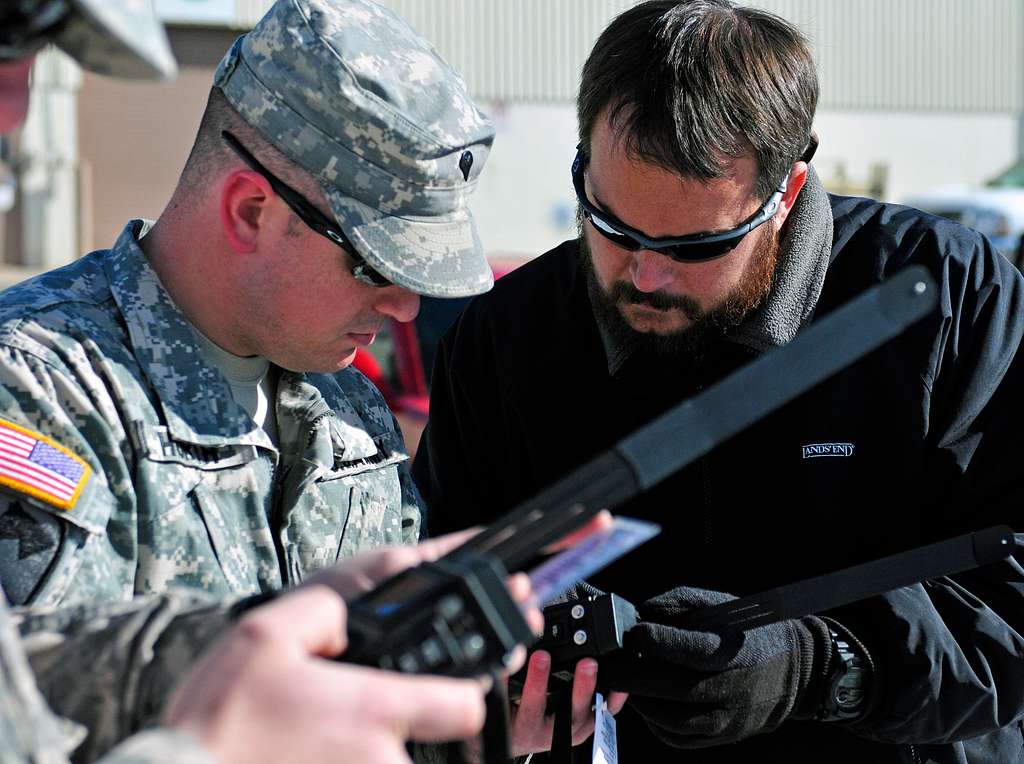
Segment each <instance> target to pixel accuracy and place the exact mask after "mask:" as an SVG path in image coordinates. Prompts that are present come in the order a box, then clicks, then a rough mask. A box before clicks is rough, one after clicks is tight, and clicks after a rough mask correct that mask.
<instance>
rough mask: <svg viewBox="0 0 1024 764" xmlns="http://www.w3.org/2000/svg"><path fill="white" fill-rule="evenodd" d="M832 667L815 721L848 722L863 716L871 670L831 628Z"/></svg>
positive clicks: (858, 654) (853, 649)
mask: <svg viewBox="0 0 1024 764" xmlns="http://www.w3.org/2000/svg"><path fill="white" fill-rule="evenodd" d="M828 631H829V634H830V635H831V636H832V663H831V666H830V667H829V673H828V678H827V679H826V681H825V694H824V696H823V697H822V700H821V705H820V706H819V708H818V720H819V721H823V722H837V721H848V720H850V719H856V718H857V717H858V716H860V715H861V714H862V713H863V712H864V708H865V706H866V705H867V698H868V693H867V690H868V683H869V681H870V679H871V667H870V665H869V664H868V663H867V661H866V660H865V659H864V657H863V656H862V655H860V653H859V652H858V651H857V650H856V649H855V648H854V647H853V646H851V645H850V644H849V643H848V642H847V641H846V640H845V639H843V638H842V637H840V636H839V635H838V634H837V633H836V632H835V631H833V630H832V629H831V628H830V629H829V630H828Z"/></svg>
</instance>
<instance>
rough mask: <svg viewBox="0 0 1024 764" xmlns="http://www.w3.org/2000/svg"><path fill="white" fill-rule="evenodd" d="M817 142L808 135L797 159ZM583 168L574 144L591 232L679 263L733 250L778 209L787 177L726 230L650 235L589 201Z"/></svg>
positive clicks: (576, 183)
mask: <svg viewBox="0 0 1024 764" xmlns="http://www.w3.org/2000/svg"><path fill="white" fill-rule="evenodd" d="M817 145H818V142H817V136H812V138H811V143H810V144H809V145H808V148H807V150H806V151H805V152H804V155H803V156H802V157H801V159H802V160H804V161H810V157H811V156H813V154H814V149H816V148H817ZM585 168H586V156H585V155H584V153H583V149H582V145H578V146H577V147H576V158H575V159H574V160H573V162H572V184H573V187H574V188H575V189H576V199H577V200H578V201H579V203H580V207H581V208H582V209H583V215H584V217H586V218H587V219H588V220H589V221H590V224H591V225H592V226H594V230H595V231H597V232H598V233H599V234H601V235H602V236H604V237H605V238H606V239H608V240H609V241H611V242H612V243H613V244H615V245H616V246H618V247H621V248H622V249H626V250H629V251H631V252H636V251H638V250H641V249H649V250H651V251H652V252H658V253H660V254H663V255H666V256H668V257H671V258H672V259H673V260H677V261H679V262H683V263H699V262H703V261H705V260H714V259H715V258H718V257H722V256H723V255H726V254H728V253H729V252H731V251H732V250H734V249H735V248H736V246H737V245H738V244H739V243H740V242H741V241H742V240H743V237H744V236H746V235H747V234H748V233H750V232H751V231H753V230H754V229H755V228H757V227H758V226H759V225H761V224H763V223H765V222H767V221H768V220H771V218H772V217H773V216H774V215H775V213H776V212H778V209H779V204H780V203H781V201H782V197H783V195H784V194H785V193H786V184H787V182H788V180H789V177H788V176H787V177H785V178H783V179H782V182H781V183H780V184H779V185H778V188H776V189H775V191H774V192H773V193H772V195H771V196H769V197H768V199H767V201H765V203H764V204H763V205H761V209H759V210H758V211H757V212H755V213H754V214H753V216H751V217H750V218H748V219H747V220H745V221H743V222H742V223H741V224H740V225H738V226H737V227H736V228H733V229H732V230H730V231H721V232H718V233H695V234H689V235H687V236H662V237H652V236H648V235H646V234H645V233H643V232H642V231H638V230H637V229H636V228H633V227H632V226H629V225H626V224H625V223H623V222H622V221H621V220H619V219H618V218H616V217H615V216H614V215H612V214H611V213H609V212H607V211H605V210H602V209H600V208H599V207H596V206H595V205H594V204H592V203H591V201H590V199H588V198H587V191H586V187H585V185H584V182H583V171H584V169H585Z"/></svg>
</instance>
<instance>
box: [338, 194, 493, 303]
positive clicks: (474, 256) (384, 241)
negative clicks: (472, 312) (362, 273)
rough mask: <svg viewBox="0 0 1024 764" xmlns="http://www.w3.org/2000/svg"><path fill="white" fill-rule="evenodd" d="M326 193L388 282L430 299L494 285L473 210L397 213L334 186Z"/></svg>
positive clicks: (347, 230) (344, 225)
mask: <svg viewBox="0 0 1024 764" xmlns="http://www.w3.org/2000/svg"><path fill="white" fill-rule="evenodd" d="M324 191H325V193H326V194H327V199H328V202H329V203H330V205H331V210H332V211H333V212H334V216H335V217H336V218H337V219H338V223H339V224H340V225H341V227H342V229H343V230H344V231H345V235H346V236H348V238H349V239H350V240H351V241H352V244H353V245H355V247H356V249H357V250H359V254H360V255H362V256H363V257H364V258H365V259H366V262H367V263H369V264H370V265H371V266H373V268H374V269H375V270H377V271H379V272H380V273H381V275H383V276H385V277H387V279H388V280H389V281H391V282H393V283H395V284H398V286H401V287H404V288H406V289H408V290H409V291H410V292H415V293H416V294H421V295H427V296H430V297H470V296H472V295H476V294H482V293H484V292H486V291H488V290H489V289H490V288H491V287H492V286H494V274H493V273H492V272H491V267H490V265H488V264H487V258H486V257H485V256H484V248H483V245H482V244H481V243H480V235H479V234H478V233H477V230H476V223H475V222H474V221H473V216H472V215H471V214H470V213H469V210H467V209H461V210H459V211H457V212H454V213H451V214H449V215H445V216H443V217H430V218H423V217H417V218H410V217H397V216H394V215H385V214H384V213H382V212H380V210H377V209H374V208H372V207H369V206H367V205H365V204H363V203H362V202H360V201H358V200H356V199H353V198H352V197H350V196H345V195H344V194H342V193H341V192H340V191H337V190H336V189H332V188H325V189H324Z"/></svg>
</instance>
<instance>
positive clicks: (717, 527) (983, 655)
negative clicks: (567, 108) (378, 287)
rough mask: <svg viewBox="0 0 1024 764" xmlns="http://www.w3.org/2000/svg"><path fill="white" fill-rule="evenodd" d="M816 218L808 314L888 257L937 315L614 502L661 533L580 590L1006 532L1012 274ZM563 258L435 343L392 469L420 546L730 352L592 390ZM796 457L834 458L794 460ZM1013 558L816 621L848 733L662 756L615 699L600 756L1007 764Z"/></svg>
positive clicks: (815, 570)
mask: <svg viewBox="0 0 1024 764" xmlns="http://www.w3.org/2000/svg"><path fill="white" fill-rule="evenodd" d="M830 202H831V207H832V216H833V221H834V229H833V237H832V254H831V261H830V262H829V263H828V265H827V273H826V275H825V281H824V286H823V288H822V290H821V294H820V297H819V298H818V301H817V305H816V306H815V310H814V315H815V316H819V317H820V316H823V315H826V314H827V313H829V312H830V311H831V310H833V309H835V308H836V307H838V306H840V305H842V304H843V303H845V302H847V301H848V300H849V299H851V298H852V297H854V296H855V295H857V294H858V293H860V292H861V291H863V290H864V289H867V288H868V287H870V286H872V285H874V284H877V283H879V282H880V281H882V280H883V279H884V278H886V276H888V275H889V274H892V273H894V272H896V271H897V270H899V269H901V268H903V267H904V266H906V265H907V264H910V263H920V264H923V265H925V266H926V267H927V268H928V269H929V270H930V271H931V272H932V274H933V275H934V277H935V279H936V281H937V283H938V284H939V286H940V308H939V310H938V312H936V313H935V314H934V315H932V316H930V317H929V318H927V319H925V320H923V321H922V322H920V323H919V324H917V325H915V326H914V327H912V328H911V329H910V330H908V331H907V332H905V333H904V334H903V335H901V336H900V337H898V338H897V339H895V340H893V341H892V342H890V343H888V344H886V345H885V346H883V347H882V348H880V349H879V350H877V351H875V352H873V353H872V354H870V355H869V356H867V357H865V358H864V359H863V360H861V361H860V362H858V363H857V364H855V365H854V366H853V367H851V368H849V369H847V370H846V371H844V372H841V373H840V374H838V375H837V376H835V377H833V378H832V379H830V380H828V381H826V382H825V383H823V384H821V385H819V386H818V387H817V388H815V389H813V390H812V391H811V392H809V393H808V394H806V395H804V396H803V397H801V398H799V399H797V400H796V401H794V402H792V403H791V404H789V405H787V406H785V407H784V408H782V409H780V410H779V411H777V412H775V413H773V414H771V415H769V416H768V417H767V418H766V419H764V420H763V421H762V422H760V423H759V424H757V425H755V426H754V427H752V428H750V429H749V430H747V431H745V432H743V433H741V434H740V435H738V436H736V437H734V438H733V439H731V440H730V441H728V442H726V443H725V444H723V445H722V446H720V447H719V448H717V449H715V450H714V451H713V452H711V453H710V454H709V455H708V456H706V457H705V458H703V459H702V460H700V461H699V462H698V463H696V464H693V465H691V466H690V467H688V468H686V469H684V470H682V471H681V472H680V473H678V474H676V475H674V476H672V477H671V478H669V479H668V480H666V481H665V482H663V483H662V484H661V485H660V486H658V487H656V488H655V489H654V490H652V491H650V492H648V493H647V494H645V495H643V496H641V497H638V498H637V499H635V500H633V501H632V502H630V503H629V504H628V505H626V506H623V507H621V508H619V510H618V511H620V512H621V513H622V514H626V515H631V516H636V517H644V518H653V519H655V520H656V521H657V522H658V523H660V524H661V525H662V526H663V529H664V530H663V532H662V534H661V535H660V536H659V537H658V538H657V539H655V540H654V541H652V542H650V543H649V544H647V545H646V546H644V547H643V548H642V549H641V550H639V551H638V552H636V553H634V554H632V555H630V556H627V557H626V558H624V559H623V560H621V561H620V562H618V563H616V564H615V565H613V566H612V567H611V568H609V569H608V570H606V571H604V572H603V573H601V574H600V575H599V576H597V577H596V578H595V579H594V580H593V581H592V583H593V584H594V585H596V586H598V587H599V588H601V589H604V590H608V591H614V592H617V593H619V594H621V595H622V596H624V597H626V598H627V599H629V600H632V601H633V602H637V603H639V602H642V601H644V600H645V599H647V598H649V597H652V596H654V595H657V594H659V593H661V592H664V591H667V590H669V589H671V588H673V587H675V586H678V585H683V584H685V585H691V586H700V587H705V588H710V589H717V590H721V591H727V592H731V593H733V594H736V595H742V594H745V593H750V592H754V591H760V590H762V589H765V588H769V587H772V586H776V585H779V584H782V583H787V582H790V581H795V580H798V579H801V578H806V577H808V576H812V575H817V574H820V573H824V572H828V571H831V570H835V569H838V568H842V567H846V566H849V565H853V564H856V563H859V562H864V561H867V560H871V559H875V558H877V557H881V556H883V555H886V554H890V553H893V552H896V551H899V550H902V549H907V548H910V547H913V546H918V545H921V544H925V543H928V542H931V541H935V540H939V539H943V538H948V537H951V536H954V535H957V534H960V533H965V532H968V531H970V530H976V529H979V528H982V527H985V526H988V525H995V524H1001V523H1005V524H1008V525H1011V526H1013V527H1014V528H1015V530H1017V531H1018V532H1020V531H1022V530H1024V510H1022V506H1024V466H1022V463H1024V402H1022V395H1024V384H1022V383H1024V358H1022V357H1021V356H1019V355H1018V354H1017V353H1016V351H1017V348H1018V345H1019V344H1020V341H1021V337H1022V335H1024V279H1022V277H1021V275H1020V274H1019V273H1018V272H1017V271H1016V270H1015V269H1014V268H1013V267H1012V266H1011V265H1010V264H1009V263H1008V262H1007V261H1006V260H1005V259H1004V258H1002V257H1001V256H1000V255H999V254H998V253H996V252H995V250H994V249H993V248H992V246H991V245H990V244H989V243H988V242H987V241H986V240H985V239H984V238H983V237H982V236H980V235H978V234H976V233H974V232H972V231H970V230H967V229H965V228H963V227H960V226H958V225H956V224H953V223H950V222H947V221H944V220H940V219H937V218H934V217H931V216H928V215H925V214H924V213H921V212H919V211H917V210H912V209H908V208H906V207H899V206H894V205H886V204H881V203H879V202H875V201H871V200H867V199H855V198H844V197H830ZM578 257H579V255H578V250H577V246H576V243H575V242H566V243H565V244H562V245H561V246H560V247H558V248H556V249H554V250H552V251H550V252H548V253H547V254H545V255H543V256H541V257H539V258H537V259H536V260H534V261H533V262H531V263H529V264H528V265H526V266H524V267H522V268H521V269H519V270H518V271H515V272H513V273H511V274H509V275H508V276H506V277H504V278H503V279H501V280H500V281H499V282H498V283H497V285H496V286H495V288H494V290H493V291H492V292H491V293H489V294H487V295H484V296H482V297H480V298H477V299H476V300H475V301H474V302H473V303H472V304H471V305H470V306H469V308H468V309H467V310H466V312H465V313H464V314H463V316H462V317H461V319H460V320H459V321H458V323H457V324H456V325H455V326H453V327H452V329H451V331H450V332H449V333H448V334H447V335H446V336H445V338H444V339H443V341H442V343H441V347H440V350H439V353H438V358H437V363H436V366H435V372H434V377H433V393H432V397H431V408H430V423H429V425H428V428H427V431H426V433H425V436H424V439H423V441H422V444H421V446H420V451H419V454H418V456H417V460H416V464H415V468H414V476H415V478H416V480H417V483H418V485H419V487H420V490H421V491H422V493H423V495H424V498H425V499H426V504H427V507H428V528H429V531H430V533H431V534H432V535H435V534H438V533H442V532H445V531H449V530H453V529H456V528H463V527H466V526H468V525H472V524H475V523H481V522H486V521H488V520H491V519H493V518H495V517H496V516H498V515H499V514H501V513H502V512H504V511H506V510H508V509H510V508H512V507H513V506H515V505H516V504H517V503H518V502H520V501H522V500H524V499H527V498H528V497H530V496H531V495H533V494H534V493H536V492H538V491H539V490H540V489H542V488H544V487H545V486H547V485H548V484H549V483H551V482H553V481H554V480H555V479H556V478H558V477H560V476H561V475H563V474H564V473H566V472H567V471H568V470H570V469H571V468H573V467H575V466H578V465H579V464H581V463H583V462H584V461H586V460H587V459H589V458H590V457H592V456H594V455H595V454H596V453H598V452H600V451H601V450H604V449H606V448H607V447H609V446H610V445H612V444H613V443H614V442H615V441H616V440H618V439H620V438H621V437H623V436H624V435H626V434H628V433H629V432H631V431H633V430H634V429H636V428H637V427H639V426H640V425H642V424H644V423H645V422H647V421H649V420H650V419H651V418H652V417H654V416H656V415H658V414H659V413H661V412H662V411H664V410H665V409H666V408H667V407H668V406H670V405H672V404H674V403H677V402H678V401H680V400H682V399H684V398H686V397H688V396H691V395H693V394H694V393H696V392H698V391H699V390H701V389H702V388H704V387H707V386H708V385H711V384H713V383H714V382H715V381H716V380H718V379H720V378H721V377H722V376H723V375H725V374H726V373H728V372H729V371H731V370H733V369H735V368H736V367H738V366H739V365H741V364H743V363H745V362H747V361H748V360H749V359H750V358H751V357H752V354H753V352H754V351H752V350H750V349H748V348H747V347H744V346H742V345H740V344H738V343H733V342H728V341H724V340H723V341H721V342H719V343H717V344H716V345H714V346H713V347H712V348H711V349H710V350H709V351H708V352H707V353H706V355H705V356H704V357H703V358H702V359H701V360H700V362H699V363H697V362H694V361H693V360H692V359H691V360H690V361H683V362H679V363H676V364H666V363H665V362H664V361H661V360H652V359H645V358H642V357H639V356H635V357H632V358H630V359H629V360H628V361H627V363H626V364H625V366H624V367H623V368H622V369H621V370H619V371H618V372H617V373H616V375H614V376H612V375H611V374H610V373H609V370H608V364H607V359H606V354H605V350H604V346H603V344H602V341H601V338H600V335H599V333H598V330H597V328H596V325H595V322H594V319H593V315H592V312H591V309H590V304H589V298H588V296H587V289H586V282H585V278H584V276H583V273H582V272H581V270H580V268H579V265H578ZM856 329H857V327H851V331H856ZM679 437H680V438H685V437H686V433H679ZM815 444H849V446H850V448H846V447H843V448H836V449H831V450H832V451H834V452H836V454H837V455H832V456H815V457H813V458H809V456H808V455H809V454H810V453H813V452H814V450H813V449H812V451H810V452H808V451H805V446H813V445H815ZM1020 562H1021V561H1020V560H1019V559H1018V560H1014V561H1011V562H1008V563H1005V564H1000V565H997V566H991V567H989V568H987V569H981V570H976V571H973V572H970V573H966V574H963V575H958V576H956V577H953V578H948V579H940V580H933V581H928V582H926V583H924V584H922V585H918V586H911V587H906V588H903V589H899V590H896V591H893V592H891V593H889V594H887V595H885V596H881V597H876V598H873V599H870V600H867V601H863V602H861V603H857V604H854V605H851V606H848V607H845V608H842V609H839V610H837V611H835V612H832V613H829V615H830V616H832V617H834V618H835V619H836V620H838V621H840V622H841V623H842V624H844V625H845V626H846V627H847V628H849V629H850V631H851V632H852V633H854V634H855V635H856V636H857V637H858V638H859V639H860V640H861V641H862V642H863V643H864V644H865V646H866V647H867V648H868V650H869V652H870V653H871V655H872V657H873V659H874V661H875V662H876V663H877V665H878V672H879V677H880V679H881V682H880V693H879V695H878V697H877V703H876V705H875V706H874V708H873V710H872V712H871V713H870V714H869V715H868V716H867V717H866V718H865V719H863V720H862V721H860V722H859V723H857V724H854V725H847V724H842V723H828V724H825V723H819V722H788V723H786V724H784V725H783V726H782V727H781V728H780V729H778V730H776V731H775V732H773V733H771V734H768V735H763V736H759V737H754V738H751V739H748V740H746V741H743V742H741V743H739V744H736V745H730V746H727V747H724V748H718V749H715V748H713V749H708V750H703V751H699V752H693V751H691V752H686V751H678V750H673V749H671V748H665V747H664V746H662V744H660V743H659V742H658V741H657V740H656V739H655V738H654V737H653V736H652V735H651V734H650V733H649V732H648V731H647V729H646V727H645V725H644V724H643V721H642V719H641V718H640V717H639V716H638V715H637V714H636V713H635V711H631V710H630V708H629V706H628V705H627V708H626V709H625V710H624V711H623V712H622V714H621V715H620V717H619V727H620V731H619V749H620V757H621V759H622V760H623V761H626V762H646V761H658V762H670V761H680V762H682V761H700V762H718V761H759V762H776V761H780V762H805V761H806V762H812V761H813V762H829V764H837V763H839V762H851V763H852V762H858V764H860V763H863V762H926V761H933V762H936V764H946V763H947V762H949V763H953V762H960V763H963V762H970V764H982V763H985V764H988V763H991V764H1009V763H1010V762H1024V727H1022V720H1024V636H1022V635H1024V568H1022V567H1021V564H1020Z"/></svg>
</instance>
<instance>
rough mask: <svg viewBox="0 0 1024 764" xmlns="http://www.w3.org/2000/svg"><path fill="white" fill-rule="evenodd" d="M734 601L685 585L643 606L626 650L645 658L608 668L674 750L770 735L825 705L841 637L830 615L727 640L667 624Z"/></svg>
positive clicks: (607, 676) (730, 636)
mask: <svg viewBox="0 0 1024 764" xmlns="http://www.w3.org/2000/svg"><path fill="white" fill-rule="evenodd" d="M730 599H733V597H732V596H731V595H729V594H722V593H720V592H712V591H707V590H704V589H693V588H689V587H679V588H677V589H673V590H672V591H670V592H668V593H666V594H662V595H661V596H659V597H655V598H654V599H652V600H648V601H647V602H646V603H644V604H643V605H641V606H640V608H639V611H640V615H641V617H642V618H643V621H641V622H640V623H638V624H637V625H636V626H635V627H634V628H633V629H631V630H630V631H629V633H628V635H627V637H626V647H627V650H628V652H629V654H630V655H631V656H637V655H639V656H640V657H639V658H635V657H633V658H629V659H622V660H615V661H614V662H611V663H608V664H606V665H605V679H607V680H609V681H610V683H611V686H612V687H615V688H617V689H622V690H627V691H628V692H629V693H630V694H631V699H630V703H631V704H632V705H633V706H634V707H635V708H636V709H637V710H638V711H639V712H640V714H641V715H643V716H644V718H645V719H646V720H647V723H648V725H649V726H650V727H651V730H652V731H653V732H654V734H655V735H657V736H658V737H659V738H661V739H662V740H663V741H664V742H665V743H667V744H668V745H672V746H675V747H678V748H701V747H706V746H712V745H720V744H724V743H730V742H734V741H737V740H742V739H743V738H746V737H749V736H751V735H756V734H759V733H763V732H769V731H771V730H773V729H775V728H776V727H778V726H779V725H780V724H782V723H783V722H784V721H785V720H786V719H788V718H790V717H793V718H810V717H811V716H813V714H814V711H815V710H816V707H817V696H818V694H819V692H820V687H821V682H822V681H823V679H824V672H825V670H826V667H827V666H828V661H829V659H830V656H831V647H832V640H831V637H830V635H829V632H828V627H827V625H826V624H825V622H824V621H822V620H821V619H820V618H815V617H808V618H801V619H799V620H789V621H782V622H781V623H775V624H771V625H768V626H761V627H759V628H756V629H753V630H751V631H749V632H746V633H729V634H728V635H719V634H716V633H713V632H707V631H690V630H687V629H679V628H675V627H674V626H671V625H667V624H671V623H673V622H674V621H675V620H676V619H677V618H678V617H679V616H680V615H681V614H683V613H685V612H686V611H688V610H691V609H693V608H700V607H709V606H711V605H716V604H718V603H720V602H725V601H728V600H730Z"/></svg>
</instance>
